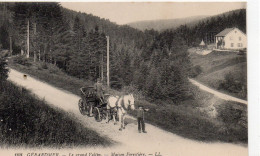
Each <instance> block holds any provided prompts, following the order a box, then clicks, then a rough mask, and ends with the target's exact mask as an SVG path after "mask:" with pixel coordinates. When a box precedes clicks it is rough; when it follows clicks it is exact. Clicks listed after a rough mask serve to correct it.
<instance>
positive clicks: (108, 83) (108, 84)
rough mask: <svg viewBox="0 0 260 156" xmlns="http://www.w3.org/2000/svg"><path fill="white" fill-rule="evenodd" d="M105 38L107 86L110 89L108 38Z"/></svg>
mask: <svg viewBox="0 0 260 156" xmlns="http://www.w3.org/2000/svg"><path fill="white" fill-rule="evenodd" d="M106 38H107V86H108V87H110V82H109V36H106Z"/></svg>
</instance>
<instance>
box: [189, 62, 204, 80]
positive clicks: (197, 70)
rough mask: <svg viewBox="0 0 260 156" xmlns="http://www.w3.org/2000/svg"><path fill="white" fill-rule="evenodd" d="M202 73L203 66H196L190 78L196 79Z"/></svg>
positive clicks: (191, 71)
mask: <svg viewBox="0 0 260 156" xmlns="http://www.w3.org/2000/svg"><path fill="white" fill-rule="evenodd" d="M201 72H202V68H201V66H199V65H196V66H194V67H192V68H191V70H190V73H189V76H190V77H192V78H194V77H197V76H198V75H199V74H201Z"/></svg>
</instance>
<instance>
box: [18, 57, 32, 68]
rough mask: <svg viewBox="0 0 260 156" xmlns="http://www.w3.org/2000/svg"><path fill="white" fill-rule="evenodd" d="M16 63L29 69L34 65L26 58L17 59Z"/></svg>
mask: <svg viewBox="0 0 260 156" xmlns="http://www.w3.org/2000/svg"><path fill="white" fill-rule="evenodd" d="M14 62H15V63H18V64H21V65H24V66H28V67H29V66H31V65H32V64H31V63H30V61H29V59H27V58H25V57H24V56H17V57H15V58H14Z"/></svg>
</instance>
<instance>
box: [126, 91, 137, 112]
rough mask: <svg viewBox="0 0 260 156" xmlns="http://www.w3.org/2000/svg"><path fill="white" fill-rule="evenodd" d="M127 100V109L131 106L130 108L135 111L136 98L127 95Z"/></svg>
mask: <svg viewBox="0 0 260 156" xmlns="http://www.w3.org/2000/svg"><path fill="white" fill-rule="evenodd" d="M125 98H126V99H127V101H126V106H125V107H126V108H128V107H129V106H130V108H131V109H132V110H134V109H135V98H134V96H133V94H129V95H126V96H125Z"/></svg>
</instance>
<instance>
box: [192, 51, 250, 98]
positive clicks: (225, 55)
mask: <svg viewBox="0 0 260 156" xmlns="http://www.w3.org/2000/svg"><path fill="white" fill-rule="evenodd" d="M190 60H191V62H192V63H193V65H194V66H197V67H200V68H201V70H202V72H201V73H200V74H199V75H198V76H197V77H196V79H197V80H198V81H200V82H202V83H204V84H205V85H208V86H209V87H212V88H215V89H218V90H220V91H221V92H223V93H227V94H229V95H232V96H235V97H238V98H242V99H247V93H246V89H245V90H243V91H242V90H241V87H238V88H236V87H237V86H241V85H242V86H244V87H245V88H246V86H247V85H246V84H247V57H246V55H238V54H237V53H234V52H214V51H213V52H212V53H210V54H208V55H198V54H194V53H192V54H191V55H190ZM228 74H229V75H231V76H232V81H231V82H226V84H225V81H226V79H227V78H226V76H227V75H228ZM221 83H224V85H223V84H222V85H221ZM231 83H233V84H231ZM224 86H226V87H224Z"/></svg>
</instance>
